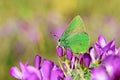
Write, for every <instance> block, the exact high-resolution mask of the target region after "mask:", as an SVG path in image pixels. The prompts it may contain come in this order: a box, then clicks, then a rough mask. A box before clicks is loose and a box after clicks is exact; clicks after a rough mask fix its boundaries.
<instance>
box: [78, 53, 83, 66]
mask: <svg viewBox="0 0 120 80" xmlns="http://www.w3.org/2000/svg"><path fill="white" fill-rule="evenodd" d="M82 61H83V54H81V53H80V54H79V63H80V64H82Z"/></svg>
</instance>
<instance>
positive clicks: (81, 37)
mask: <svg viewBox="0 0 120 80" xmlns="http://www.w3.org/2000/svg"><path fill="white" fill-rule="evenodd" d="M58 45H60V46H62V47H64V48H69V49H71V50H72V52H73V53H84V52H86V51H87V49H88V46H89V35H88V34H87V33H86V32H85V27H84V24H83V21H82V19H81V17H80V16H79V15H78V16H76V17H75V18H73V20H72V21H71V23H70V24H69V26H68V27H67V29H66V30H65V31H64V32H63V33H62V35H61V37H60V38H59V39H58Z"/></svg>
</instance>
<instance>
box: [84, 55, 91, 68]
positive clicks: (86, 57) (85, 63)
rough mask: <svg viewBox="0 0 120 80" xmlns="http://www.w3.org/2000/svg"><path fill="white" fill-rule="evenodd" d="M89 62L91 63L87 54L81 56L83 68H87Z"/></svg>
mask: <svg viewBox="0 0 120 80" xmlns="http://www.w3.org/2000/svg"><path fill="white" fill-rule="evenodd" d="M90 62H91V57H90V55H89V54H88V53H85V54H84V55H83V64H84V66H86V67H89V65H90Z"/></svg>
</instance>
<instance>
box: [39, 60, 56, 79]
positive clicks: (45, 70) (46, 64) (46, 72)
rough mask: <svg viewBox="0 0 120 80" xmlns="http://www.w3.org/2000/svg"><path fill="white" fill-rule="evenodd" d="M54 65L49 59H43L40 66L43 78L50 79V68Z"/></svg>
mask: <svg viewBox="0 0 120 80" xmlns="http://www.w3.org/2000/svg"><path fill="white" fill-rule="evenodd" d="M53 66H54V63H53V62H51V61H49V60H43V64H42V66H41V73H42V76H43V80H49V79H50V74H51V70H52V68H53Z"/></svg>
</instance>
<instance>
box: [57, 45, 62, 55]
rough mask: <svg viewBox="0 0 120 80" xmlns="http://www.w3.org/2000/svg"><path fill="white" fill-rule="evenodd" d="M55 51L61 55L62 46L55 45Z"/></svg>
mask: <svg viewBox="0 0 120 80" xmlns="http://www.w3.org/2000/svg"><path fill="white" fill-rule="evenodd" d="M56 51H57V54H58V56H59V57H62V56H63V48H62V47H61V46H57V48H56Z"/></svg>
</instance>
